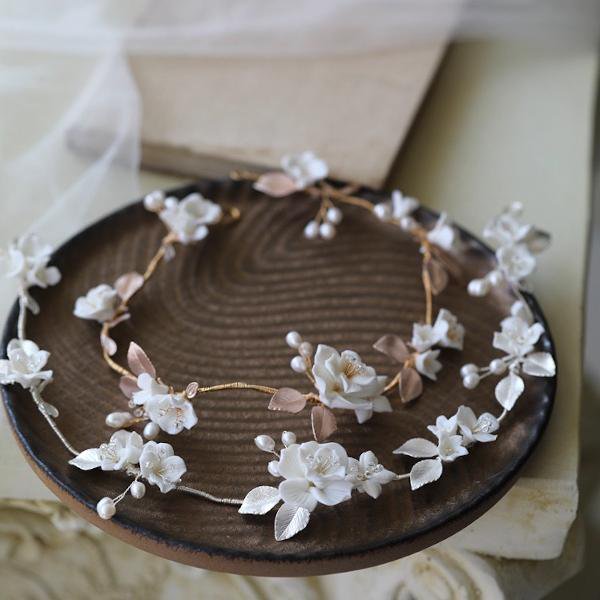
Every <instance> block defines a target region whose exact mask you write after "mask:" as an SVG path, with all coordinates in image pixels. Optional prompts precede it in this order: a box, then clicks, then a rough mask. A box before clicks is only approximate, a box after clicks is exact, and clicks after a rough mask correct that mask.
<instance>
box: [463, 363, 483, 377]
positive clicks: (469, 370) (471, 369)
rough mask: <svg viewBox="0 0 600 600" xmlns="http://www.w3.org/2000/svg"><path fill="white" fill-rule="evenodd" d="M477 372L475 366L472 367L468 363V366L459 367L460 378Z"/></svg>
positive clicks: (471, 364)
mask: <svg viewBox="0 0 600 600" xmlns="http://www.w3.org/2000/svg"><path fill="white" fill-rule="evenodd" d="M477 371H479V369H478V367H477V365H474V364H473V363H469V364H467V365H463V366H462V367H461V369H460V376H461V377H466V376H467V375H470V374H471V373H477Z"/></svg>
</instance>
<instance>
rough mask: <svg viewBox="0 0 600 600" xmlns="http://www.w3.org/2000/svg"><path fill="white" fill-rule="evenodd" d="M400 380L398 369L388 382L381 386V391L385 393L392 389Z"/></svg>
mask: <svg viewBox="0 0 600 600" xmlns="http://www.w3.org/2000/svg"><path fill="white" fill-rule="evenodd" d="M399 382H400V371H398V372H397V373H396V374H395V375H394V377H393V379H390V381H389V383H388V384H387V385H386V386H385V387H384V388H383V393H384V394H386V393H387V392H389V391H391V390H393V389H394V388H395V387H396V386H397V385H398V383H399Z"/></svg>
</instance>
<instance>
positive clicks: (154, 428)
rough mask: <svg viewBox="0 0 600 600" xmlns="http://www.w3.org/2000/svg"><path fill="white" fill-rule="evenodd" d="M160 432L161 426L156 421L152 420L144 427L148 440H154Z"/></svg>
mask: <svg viewBox="0 0 600 600" xmlns="http://www.w3.org/2000/svg"><path fill="white" fill-rule="evenodd" d="M159 433H160V427H159V426H158V424H156V423H155V422H154V421H150V423H147V424H146V426H145V427H144V437H145V438H146V439H147V440H153V439H154V438H155V437H156V436H157V435H158V434H159Z"/></svg>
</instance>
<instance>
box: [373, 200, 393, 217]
mask: <svg viewBox="0 0 600 600" xmlns="http://www.w3.org/2000/svg"><path fill="white" fill-rule="evenodd" d="M373 212H374V213H375V216H376V217H377V218H378V219H381V220H382V221H387V220H388V219H389V218H390V217H391V216H392V209H391V207H390V205H389V204H387V202H380V203H379V204H376V205H375V206H374V207H373Z"/></svg>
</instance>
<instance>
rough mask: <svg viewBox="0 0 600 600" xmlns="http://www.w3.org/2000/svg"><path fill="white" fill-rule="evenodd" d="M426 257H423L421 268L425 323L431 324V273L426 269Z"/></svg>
mask: <svg viewBox="0 0 600 600" xmlns="http://www.w3.org/2000/svg"><path fill="white" fill-rule="evenodd" d="M427 261H428V259H426V258H424V259H423V268H422V271H421V274H422V277H423V288H424V289H425V323H427V325H431V323H432V321H433V294H432V292H431V275H430V274H429V270H428V269H427Z"/></svg>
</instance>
